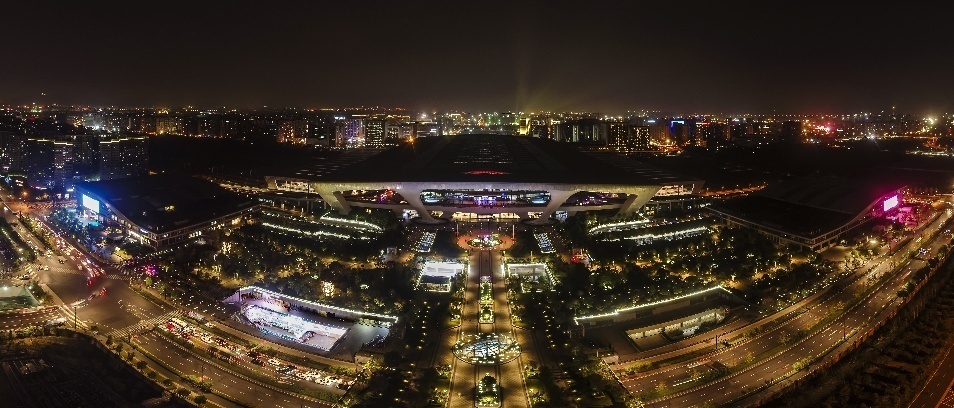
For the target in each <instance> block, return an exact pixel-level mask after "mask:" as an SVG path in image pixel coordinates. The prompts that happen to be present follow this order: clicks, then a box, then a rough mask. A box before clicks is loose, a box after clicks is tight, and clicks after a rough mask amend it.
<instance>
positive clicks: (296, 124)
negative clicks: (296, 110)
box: [277, 119, 309, 143]
mask: <svg viewBox="0 0 954 408" xmlns="http://www.w3.org/2000/svg"><path fill="white" fill-rule="evenodd" d="M308 136H309V135H308V121H306V120H304V119H288V120H282V121H281V122H279V125H278V137H277V139H278V142H279V143H305V141H306V140H305V139H307V138H308Z"/></svg>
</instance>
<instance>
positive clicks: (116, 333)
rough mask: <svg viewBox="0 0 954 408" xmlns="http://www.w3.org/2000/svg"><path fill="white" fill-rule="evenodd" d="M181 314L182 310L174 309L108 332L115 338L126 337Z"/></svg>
mask: <svg viewBox="0 0 954 408" xmlns="http://www.w3.org/2000/svg"><path fill="white" fill-rule="evenodd" d="M179 316H182V311H180V310H173V311H171V312H167V313H163V314H161V315H159V316H156V317H153V318H150V319H146V320H140V321H139V323H136V324H132V325H130V326H128V327H124V328H122V329H116V330H113V331H111V332H109V333H108V334H109V335H110V336H113V338H121V337H126V336H129V335H131V334H134V333H136V332H139V331H141V330H145V329H151V328H152V327H153V326H155V325H157V324H160V323H165V322H167V321H169V319H172V318H176V317H179Z"/></svg>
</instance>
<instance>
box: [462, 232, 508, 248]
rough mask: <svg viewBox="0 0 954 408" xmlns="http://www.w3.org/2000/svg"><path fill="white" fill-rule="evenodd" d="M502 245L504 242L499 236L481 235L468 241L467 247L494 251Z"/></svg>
mask: <svg viewBox="0 0 954 408" xmlns="http://www.w3.org/2000/svg"><path fill="white" fill-rule="evenodd" d="M500 244H503V241H502V240H501V239H500V235H499V234H490V235H481V236H479V237H476V238H472V239H470V240H469V241H467V245H470V246H471V247H472V248H474V249H493V248H496V247H497V246H499V245H500Z"/></svg>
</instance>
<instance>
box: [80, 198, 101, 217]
mask: <svg viewBox="0 0 954 408" xmlns="http://www.w3.org/2000/svg"><path fill="white" fill-rule="evenodd" d="M83 207H86V208H87V209H88V210H90V211H92V212H94V213H96V214H99V201H96V200H95V199H93V198H92V197H90V196H88V195H86V194H83Z"/></svg>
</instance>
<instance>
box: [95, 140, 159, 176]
mask: <svg viewBox="0 0 954 408" xmlns="http://www.w3.org/2000/svg"><path fill="white" fill-rule="evenodd" d="M99 157H100V162H99V163H100V164H99V179H100V180H113V179H120V178H128V177H137V176H142V175H145V174H146V172H147V169H148V167H147V164H148V159H149V139H147V138H145V137H141V136H129V137H116V138H103V139H101V140H100V141H99Z"/></svg>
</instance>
